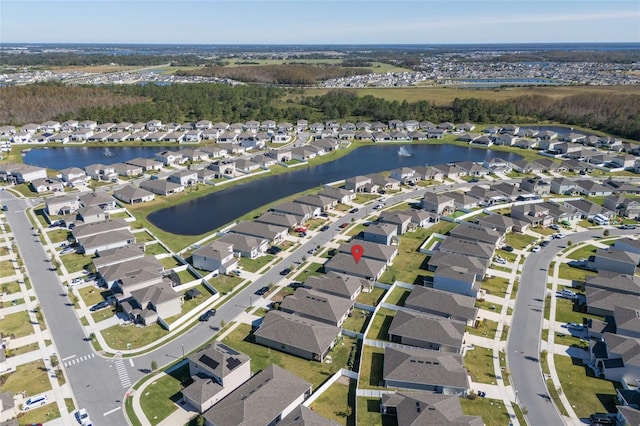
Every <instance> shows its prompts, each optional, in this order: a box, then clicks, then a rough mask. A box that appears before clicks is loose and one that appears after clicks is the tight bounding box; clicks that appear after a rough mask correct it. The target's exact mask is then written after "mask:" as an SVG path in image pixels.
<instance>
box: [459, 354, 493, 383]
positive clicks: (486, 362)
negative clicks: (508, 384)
mask: <svg viewBox="0 0 640 426" xmlns="http://www.w3.org/2000/svg"><path fill="white" fill-rule="evenodd" d="M464 366H465V367H466V368H467V370H468V371H469V375H471V380H473V381H474V382H477V383H487V384H490V385H494V384H495V383H496V375H495V371H494V370H493V350H491V349H487V348H483V347H479V346H476V347H475V348H474V349H473V350H471V351H469V352H467V354H466V355H465V357H464Z"/></svg>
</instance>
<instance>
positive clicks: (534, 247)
mask: <svg viewBox="0 0 640 426" xmlns="http://www.w3.org/2000/svg"><path fill="white" fill-rule="evenodd" d="M541 249H542V247H540V246H533V248H532V249H531V251H532V252H534V253H537V252H539V251H540V250H541Z"/></svg>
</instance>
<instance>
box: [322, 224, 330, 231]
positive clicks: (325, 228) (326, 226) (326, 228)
mask: <svg viewBox="0 0 640 426" xmlns="http://www.w3.org/2000/svg"><path fill="white" fill-rule="evenodd" d="M320 230H321V231H323V232H324V231H328V230H329V225H325V226H323V227H322V228H320Z"/></svg>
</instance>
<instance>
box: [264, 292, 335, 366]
mask: <svg viewBox="0 0 640 426" xmlns="http://www.w3.org/2000/svg"><path fill="white" fill-rule="evenodd" d="M343 300H347V299H343ZM339 334H340V329H339V328H338V327H336V326H334V325H330V324H327V323H324V322H319V321H315V320H312V319H309V318H304V317H301V316H298V315H293V314H290V313H286V312H282V311H274V310H272V311H269V312H268V313H267V315H266V316H265V317H264V319H263V320H262V324H261V325H260V328H258V330H256V331H255V333H254V334H253V335H254V338H255V342H256V343H257V344H259V345H263V346H267V347H269V348H272V349H276V350H278V351H282V352H285V353H288V354H291V355H295V356H298V357H300V358H304V359H308V360H312V361H318V362H323V361H324V359H325V358H326V356H327V355H328V354H329V351H331V349H332V348H333V347H334V345H335V344H336V340H337V338H338V335H339Z"/></svg>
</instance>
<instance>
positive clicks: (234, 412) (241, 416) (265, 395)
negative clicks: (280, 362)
mask: <svg viewBox="0 0 640 426" xmlns="http://www.w3.org/2000/svg"><path fill="white" fill-rule="evenodd" d="M310 389H311V383H308V382H305V381H304V380H302V379H300V378H299V377H298V376H295V375H293V374H291V373H289V372H288V371H286V370H284V369H283V368H281V367H278V366H277V365H273V364H272V365H270V366H269V367H267V368H265V369H264V370H262V371H260V372H259V373H257V374H256V375H255V376H253V377H252V378H251V379H249V380H248V381H246V382H245V383H243V384H242V385H241V386H240V387H238V388H237V389H236V390H235V391H233V392H232V393H231V394H229V395H227V396H226V397H225V398H224V399H223V400H222V401H220V402H218V403H217V404H216V405H214V406H213V407H211V408H210V409H209V410H207V411H206V412H205V413H204V414H203V416H204V418H205V419H206V420H207V422H208V423H209V424H213V425H216V426H255V425H267V424H270V423H271V422H273V421H274V420H275V419H276V418H277V417H278V416H279V415H280V414H281V413H282V412H283V411H284V410H285V409H286V408H287V407H288V406H290V405H291V404H292V403H293V401H295V400H296V399H297V398H299V397H300V396H301V395H303V394H304V393H305V392H309V391H310Z"/></svg>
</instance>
